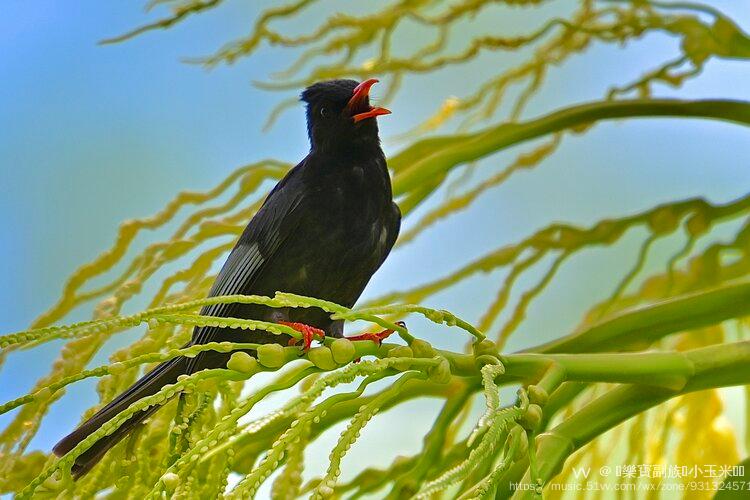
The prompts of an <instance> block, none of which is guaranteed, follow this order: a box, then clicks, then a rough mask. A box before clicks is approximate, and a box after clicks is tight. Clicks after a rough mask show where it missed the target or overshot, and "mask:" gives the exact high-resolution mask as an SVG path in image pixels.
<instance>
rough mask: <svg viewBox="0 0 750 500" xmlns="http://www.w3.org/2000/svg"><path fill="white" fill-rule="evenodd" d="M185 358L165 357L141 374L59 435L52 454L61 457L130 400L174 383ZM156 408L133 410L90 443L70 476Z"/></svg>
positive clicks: (78, 473) (95, 459)
mask: <svg viewBox="0 0 750 500" xmlns="http://www.w3.org/2000/svg"><path fill="white" fill-rule="evenodd" d="M186 359H187V358H184V357H179V358H174V359H171V360H169V361H165V362H164V363H162V364H160V365H159V366H157V367H156V368H154V369H153V370H151V371H150V372H149V373H147V374H146V375H144V376H143V377H142V378H141V379H139V380H138V381H137V382H135V383H134V384H133V385H132V386H130V388H128V389H127V390H126V391H124V392H123V393H122V394H120V395H119V396H117V397H116V398H115V399H114V400H112V401H111V402H110V403H109V404H107V405H106V406H105V407H103V408H102V409H101V410H99V411H98V412H96V414H94V416H92V417H91V418H89V419H88V420H87V421H86V422H84V423H83V424H81V425H80V426H79V427H78V428H77V429H76V430H74V431H73V432H71V433H70V434H68V435H67V436H65V437H64V438H63V439H61V440H60V442H59V443H57V444H56V445H55V447H54V448H53V451H54V452H55V454H56V455H57V456H60V457H61V456H63V455H65V454H66V453H68V452H69V451H70V450H72V449H73V448H75V447H76V446H77V445H78V444H79V443H80V442H81V441H83V440H84V439H86V438H87V437H88V436H89V435H91V434H92V433H93V432H95V431H96V430H98V429H99V428H100V427H101V426H102V425H104V424H105V423H106V422H107V421H109V420H110V419H112V418H113V417H115V416H116V415H117V414H118V413H120V412H121V411H123V410H125V409H126V408H128V407H129V406H130V405H131V404H133V403H135V402H136V401H138V400H139V399H141V398H144V397H147V396H152V395H154V394H156V393H157V392H159V390H160V389H161V388H162V387H164V386H165V385H167V384H173V383H175V382H176V381H177V377H178V376H180V374H182V373H185V364H186ZM158 408H159V407H158V406H152V407H150V408H147V409H146V410H143V411H140V412H138V413H136V414H134V415H133V416H132V417H130V418H129V419H128V420H127V421H125V422H124V423H123V424H122V425H121V426H120V427H119V428H118V429H117V430H115V431H114V432H113V433H112V434H109V435H107V436H104V437H103V438H101V439H99V440H98V441H97V442H96V443H94V444H93V446H91V447H90V448H89V449H88V450H86V451H85V452H84V453H83V454H81V455H80V456H78V457H77V458H76V461H75V464H74V465H73V467H72V469H71V472H72V474H73V477H75V478H78V477H80V476H82V475H83V474H85V473H86V472H88V471H89V470H91V468H92V467H93V466H94V465H96V463H97V462H98V461H99V460H100V459H101V458H102V457H103V456H104V454H105V453H106V452H107V451H108V450H109V449H110V448H112V447H113V446H115V445H116V444H117V443H118V442H120V440H121V439H122V438H124V437H125V436H127V435H128V434H129V433H130V432H131V431H132V430H133V429H135V428H136V427H137V426H138V424H140V423H141V422H143V421H144V420H145V419H146V418H148V417H149V416H150V415H151V414H153V413H154V412H155V411H156V410H157V409H158Z"/></svg>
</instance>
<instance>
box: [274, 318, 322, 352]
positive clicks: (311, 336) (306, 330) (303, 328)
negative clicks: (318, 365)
mask: <svg viewBox="0 0 750 500" xmlns="http://www.w3.org/2000/svg"><path fill="white" fill-rule="evenodd" d="M279 324H280V325H284V326H288V327H289V328H292V329H293V330H297V331H298V332H300V333H301V334H302V350H304V351H305V352H307V351H309V350H310V345H311V344H312V341H313V340H323V339H324V338H325V336H326V334H325V332H324V331H323V330H321V329H320V328H315V327H314V326H310V325H306V324H304V323H294V322H291V321H279ZM298 341H299V339H295V338H291V339H289V345H296V344H297V342H298Z"/></svg>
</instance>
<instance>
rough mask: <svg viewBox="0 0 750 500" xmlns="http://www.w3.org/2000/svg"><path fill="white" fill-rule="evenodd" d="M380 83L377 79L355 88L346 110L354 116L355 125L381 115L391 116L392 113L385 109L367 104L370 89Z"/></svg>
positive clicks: (366, 81)
mask: <svg viewBox="0 0 750 500" xmlns="http://www.w3.org/2000/svg"><path fill="white" fill-rule="evenodd" d="M376 83H378V80H377V79H375V78H370V79H369V80H365V81H364V82H362V83H360V84H359V85H357V86H356V87H355V88H354V92H353V93H352V98H351V99H349V102H348V103H347V104H346V109H347V111H349V113H350V114H351V116H352V120H354V123H357V122H361V121H362V120H366V119H367V118H375V117H376V116H380V115H390V114H391V112H390V111H389V110H387V109H385V108H379V107H377V106H376V107H372V106H370V105H369V104H368V103H367V98H368V97H369V96H370V88H371V87H372V86H373V85H375V84H376Z"/></svg>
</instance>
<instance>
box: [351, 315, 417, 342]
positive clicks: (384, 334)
mask: <svg viewBox="0 0 750 500" xmlns="http://www.w3.org/2000/svg"><path fill="white" fill-rule="evenodd" d="M396 324H397V325H398V326H400V327H402V328H406V323H404V322H403V321H397V322H396ZM394 331H395V330H391V329H387V330H383V331H381V332H370V333H363V334H362V335H354V336H352V337H346V338H347V339H349V340H372V341H373V342H375V343H376V344H378V345H380V344H382V343H383V341H384V340H385V339H387V338H388V337H389V336H390V335H391V334H392V333H393V332H394Z"/></svg>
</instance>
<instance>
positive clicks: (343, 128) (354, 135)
mask: <svg viewBox="0 0 750 500" xmlns="http://www.w3.org/2000/svg"><path fill="white" fill-rule="evenodd" d="M376 83H377V80H376V79H374V78H371V79H370V80H365V81H364V82H362V83H358V82H356V81H354V80H329V81H325V82H318V83H316V84H314V85H311V86H309V87H308V88H306V89H305V91H304V92H302V96H301V98H302V100H303V101H304V102H306V103H307V132H308V135H309V136H310V143H311V145H312V147H313V149H333V150H335V149H342V150H356V149H360V148H362V147H366V146H368V145H375V146H379V144H380V142H379V139H378V124H377V122H376V120H375V117H377V116H379V115H387V114H389V113H390V111H388V110H387V109H385V108H380V107H373V106H370V88H372V86H373V85H375V84H376Z"/></svg>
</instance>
